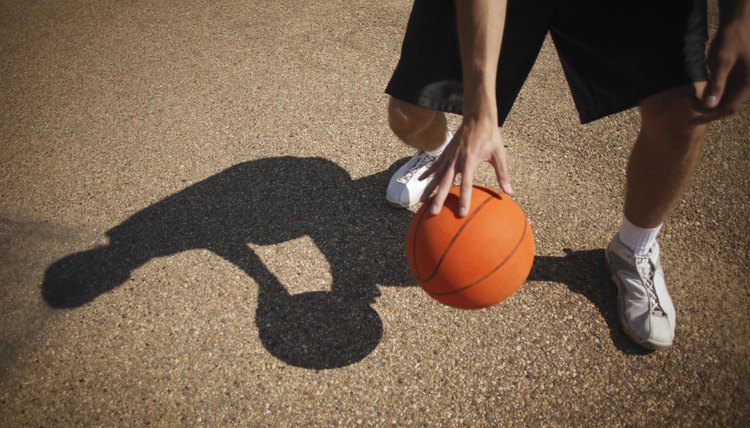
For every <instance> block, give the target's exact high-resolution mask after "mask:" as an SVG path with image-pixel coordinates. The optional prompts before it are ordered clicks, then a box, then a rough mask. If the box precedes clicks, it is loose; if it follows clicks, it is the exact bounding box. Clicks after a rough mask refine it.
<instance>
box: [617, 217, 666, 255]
mask: <svg viewBox="0 0 750 428" xmlns="http://www.w3.org/2000/svg"><path fill="white" fill-rule="evenodd" d="M661 226H662V225H661V224H660V225H658V226H656V227H654V228H652V229H645V228H643V227H638V226H636V225H634V224H633V223H631V222H630V221H629V220H628V219H627V218H625V216H623V217H622V226H621V227H620V242H622V243H623V244H625V246H626V247H628V248H630V249H631V250H633V252H634V253H635V254H637V255H639V256H645V255H646V254H648V250H650V249H651V247H652V246H653V245H654V242H656V236H657V235H658V234H659V231H660V230H661Z"/></svg>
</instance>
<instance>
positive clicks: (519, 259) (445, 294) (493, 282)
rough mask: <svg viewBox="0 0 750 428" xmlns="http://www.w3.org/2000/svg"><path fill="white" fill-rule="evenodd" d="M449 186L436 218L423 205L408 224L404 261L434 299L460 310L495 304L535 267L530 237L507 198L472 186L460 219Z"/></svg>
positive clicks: (455, 192)
mask: <svg viewBox="0 0 750 428" xmlns="http://www.w3.org/2000/svg"><path fill="white" fill-rule="evenodd" d="M458 200H459V188H458V187H455V186H454V187H453V188H452V189H451V190H450V193H449V195H448V197H447V199H446V200H445V205H444V206H443V209H442V210H441V211H440V214H438V215H434V216H433V215H431V214H429V213H428V207H429V203H426V204H423V205H422V207H421V208H420V209H419V211H417V213H416V215H415V216H414V218H413V219H412V221H411V223H410V224H409V230H408V232H407V234H406V259H407V261H408V263H409V268H410V269H411V273H412V275H414V278H416V280H417V282H418V283H419V285H420V286H421V287H422V289H424V291H426V292H427V294H429V295H430V296H432V297H433V298H434V299H435V300H437V301H439V302H441V303H443V304H446V305H449V306H453V307H456V308H461V309H480V308H486V307H489V306H492V305H495V304H497V303H499V302H501V301H503V300H504V299H506V298H507V297H509V296H510V295H511V294H513V293H514V292H515V291H516V290H518V288H519V287H521V285H522V284H523V283H524V281H526V278H527V277H528V276H529V272H530V271H531V265H532V264H533V263H534V234H533V233H532V231H531V227H530V226H529V222H528V220H527V219H526V215H525V214H524V213H523V211H522V210H521V208H520V207H519V206H518V205H516V203H515V202H513V201H512V200H511V199H510V197H508V195H505V194H500V193H498V192H496V191H494V190H492V189H489V188H485V187H479V186H474V190H473V192H472V197H471V207H470V209H469V213H468V214H467V215H466V216H465V217H463V218H459V217H458V216H457V213H458Z"/></svg>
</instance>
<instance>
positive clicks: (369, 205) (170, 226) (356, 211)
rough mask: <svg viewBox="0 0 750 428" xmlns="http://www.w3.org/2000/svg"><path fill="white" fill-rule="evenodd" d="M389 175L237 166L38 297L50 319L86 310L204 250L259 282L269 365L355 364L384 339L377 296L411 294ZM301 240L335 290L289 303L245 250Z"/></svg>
mask: <svg viewBox="0 0 750 428" xmlns="http://www.w3.org/2000/svg"><path fill="white" fill-rule="evenodd" d="M395 165H398V163H397V164H395ZM393 172H394V169H393V168H391V169H390V170H387V171H383V172H380V173H377V174H374V175H370V176H367V177H364V178H360V179H357V180H353V179H352V178H351V177H350V175H349V174H348V173H347V172H346V171H345V170H344V169H342V168H341V167H339V166H338V165H336V164H335V163H333V162H331V161H329V160H326V159H322V158H296V157H276V158H268V159H261V160H254V161H249V162H245V163H241V164H238V165H235V166H233V167H231V168H229V169H227V170H225V171H222V172H220V173H218V174H216V175H214V176H212V177H209V178H207V179H205V180H203V181H201V182H198V183H196V184H194V185H192V186H190V187H187V188H185V189H184V190H182V191H179V192H177V193H175V194H173V195H171V196H169V197H167V198H166V199H164V200H162V201H160V202H157V203H155V204H153V205H151V206H149V207H147V208H145V209H143V210H141V211H139V212H137V213H136V214H134V215H133V216H132V217H130V218H128V219H127V220H125V221H124V222H122V223H121V224H119V225H117V226H116V227H114V228H112V229H111V230H109V231H108V232H107V236H108V238H109V243H108V244H107V245H103V246H98V247H95V248H93V249H89V250H86V251H81V252H78V253H75V254H71V255H69V256H66V257H64V258H62V259H60V260H58V261H57V262H55V263H54V264H52V265H51V266H50V267H49V268H48V269H47V271H46V273H45V276H44V281H43V284H42V290H41V293H42V296H43V298H44V300H45V301H46V302H47V304H49V305H50V306H51V307H54V308H74V307H78V306H81V305H83V304H86V303H88V302H91V301H92V300H93V299H95V298H96V297H97V296H100V295H101V294H103V293H106V292H107V291H110V290H112V289H114V288H116V287H118V286H120V285H122V284H123V283H124V282H125V281H126V280H127V279H128V278H129V277H130V275H131V273H132V272H133V271H134V270H135V269H137V268H138V267H139V266H142V265H143V264H145V263H146V262H148V261H149V260H152V259H154V258H156V257H164V256H170V255H174V254H177V253H180V252H182V251H188V250H194V249H205V250H209V251H212V252H213V253H215V254H217V255H219V256H220V257H222V258H223V259H225V260H227V261H229V262H231V263H233V264H234V265H235V266H237V267H239V268H240V269H242V271H244V272H245V273H246V274H247V275H248V276H249V277H251V278H252V279H254V280H255V282H256V283H257V285H258V288H259V290H258V304H257V310H256V313H255V322H256V325H257V327H258V329H259V334H260V339H261V342H262V344H263V345H264V346H265V348H266V349H267V350H268V351H269V352H270V353H271V354H272V355H274V356H276V357H277V358H279V359H281V360H282V361H285V362H286V363H288V364H291V365H294V366H299V367H305V368H311V369H330V368H337V367H342V366H346V365H349V364H352V363H355V362H357V361H360V360H361V359H363V358H364V357H366V356H367V355H368V354H369V353H370V352H371V351H372V350H373V349H374V348H375V347H376V346H377V344H378V343H379V341H380V339H381V337H382V334H383V324H382V321H381V319H380V317H379V316H378V314H377V312H375V311H374V309H373V308H372V306H371V304H372V303H373V302H374V299H375V297H376V296H377V295H378V287H377V286H378V285H399V286H403V285H413V284H414V282H413V280H412V279H411V276H410V274H409V270H408V267H407V265H406V260H405V258H404V256H403V254H404V236H405V233H406V229H407V226H408V222H409V220H410V218H411V213H410V212H409V211H406V210H396V209H393V208H391V207H389V206H388V205H387V204H385V202H384V199H383V195H382V193H383V189H384V188H385V185H386V183H387V181H388V178H389V177H390V175H391V174H392V173H393ZM303 236H308V237H309V238H310V239H311V240H312V241H313V242H314V243H315V245H317V247H318V248H319V249H320V251H321V252H322V253H323V254H324V255H325V257H326V259H327V260H328V262H329V264H330V268H331V277H332V284H331V289H330V291H325V292H320V291H316V292H307V293H301V294H296V295H291V294H290V293H288V292H287V290H286V288H285V287H284V285H283V284H281V283H280V281H279V280H278V278H276V276H275V275H274V274H273V273H272V272H271V271H270V270H269V269H268V268H267V267H266V266H265V264H264V263H263V261H262V260H261V259H260V258H259V257H258V256H257V254H256V253H255V252H254V251H253V250H252V249H251V248H250V247H249V244H258V245H272V244H279V243H283V242H286V241H289V240H292V239H296V238H299V237H303Z"/></svg>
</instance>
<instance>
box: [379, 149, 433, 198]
mask: <svg viewBox="0 0 750 428" xmlns="http://www.w3.org/2000/svg"><path fill="white" fill-rule="evenodd" d="M437 158H438V156H432V155H430V154H429V153H427V152H423V151H421V150H420V151H418V152H417V154H415V155H414V156H412V158H411V159H409V161H407V162H406V163H405V164H403V165H401V168H399V169H398V171H396V173H395V174H393V177H391V181H390V182H389V183H388V189H387V190H386V192H385V199H386V200H387V201H388V203H390V204H391V205H394V206H397V207H401V208H408V207H410V206H412V205H414V204H416V203H417V202H419V199H420V198H421V197H422V193H424V190H425V188H426V187H427V185H429V184H430V182H431V181H432V176H430V177H428V178H425V179H424V180H419V177H420V176H421V175H422V174H424V172H425V171H427V169H428V168H429V167H430V166H431V165H432V164H433V163H434V162H435V160H437Z"/></svg>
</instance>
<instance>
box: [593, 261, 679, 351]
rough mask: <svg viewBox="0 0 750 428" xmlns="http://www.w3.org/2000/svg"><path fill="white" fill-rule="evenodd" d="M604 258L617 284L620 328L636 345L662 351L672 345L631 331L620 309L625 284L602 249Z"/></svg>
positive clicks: (613, 280)
mask: <svg viewBox="0 0 750 428" xmlns="http://www.w3.org/2000/svg"><path fill="white" fill-rule="evenodd" d="M604 260H605V264H606V265H607V270H608V271H609V273H610V275H611V276H610V278H611V279H612V282H614V283H615V285H616V286H617V317H618V318H619V319H620V324H622V328H623V330H625V334H627V335H628V336H630V338H631V339H633V340H634V341H635V343H637V344H638V345H640V346H642V347H644V348H647V349H652V350H654V351H662V350H664V349H667V348H669V347H670V346H672V342H668V343H663V342H656V341H653V340H648V339H640V338H638V336H637V335H636V334H635V333H634V332H633V330H631V328H630V324H629V323H628V322H627V320H626V318H625V313H624V312H623V311H622V308H623V306H625V305H624V303H623V298H624V297H623V296H624V295H625V292H624V291H623V289H624V288H625V286H624V285H623V284H622V282H621V281H620V278H618V277H617V275H616V274H615V272H614V271H613V270H612V264H611V263H610V261H609V251H607V250H604Z"/></svg>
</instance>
